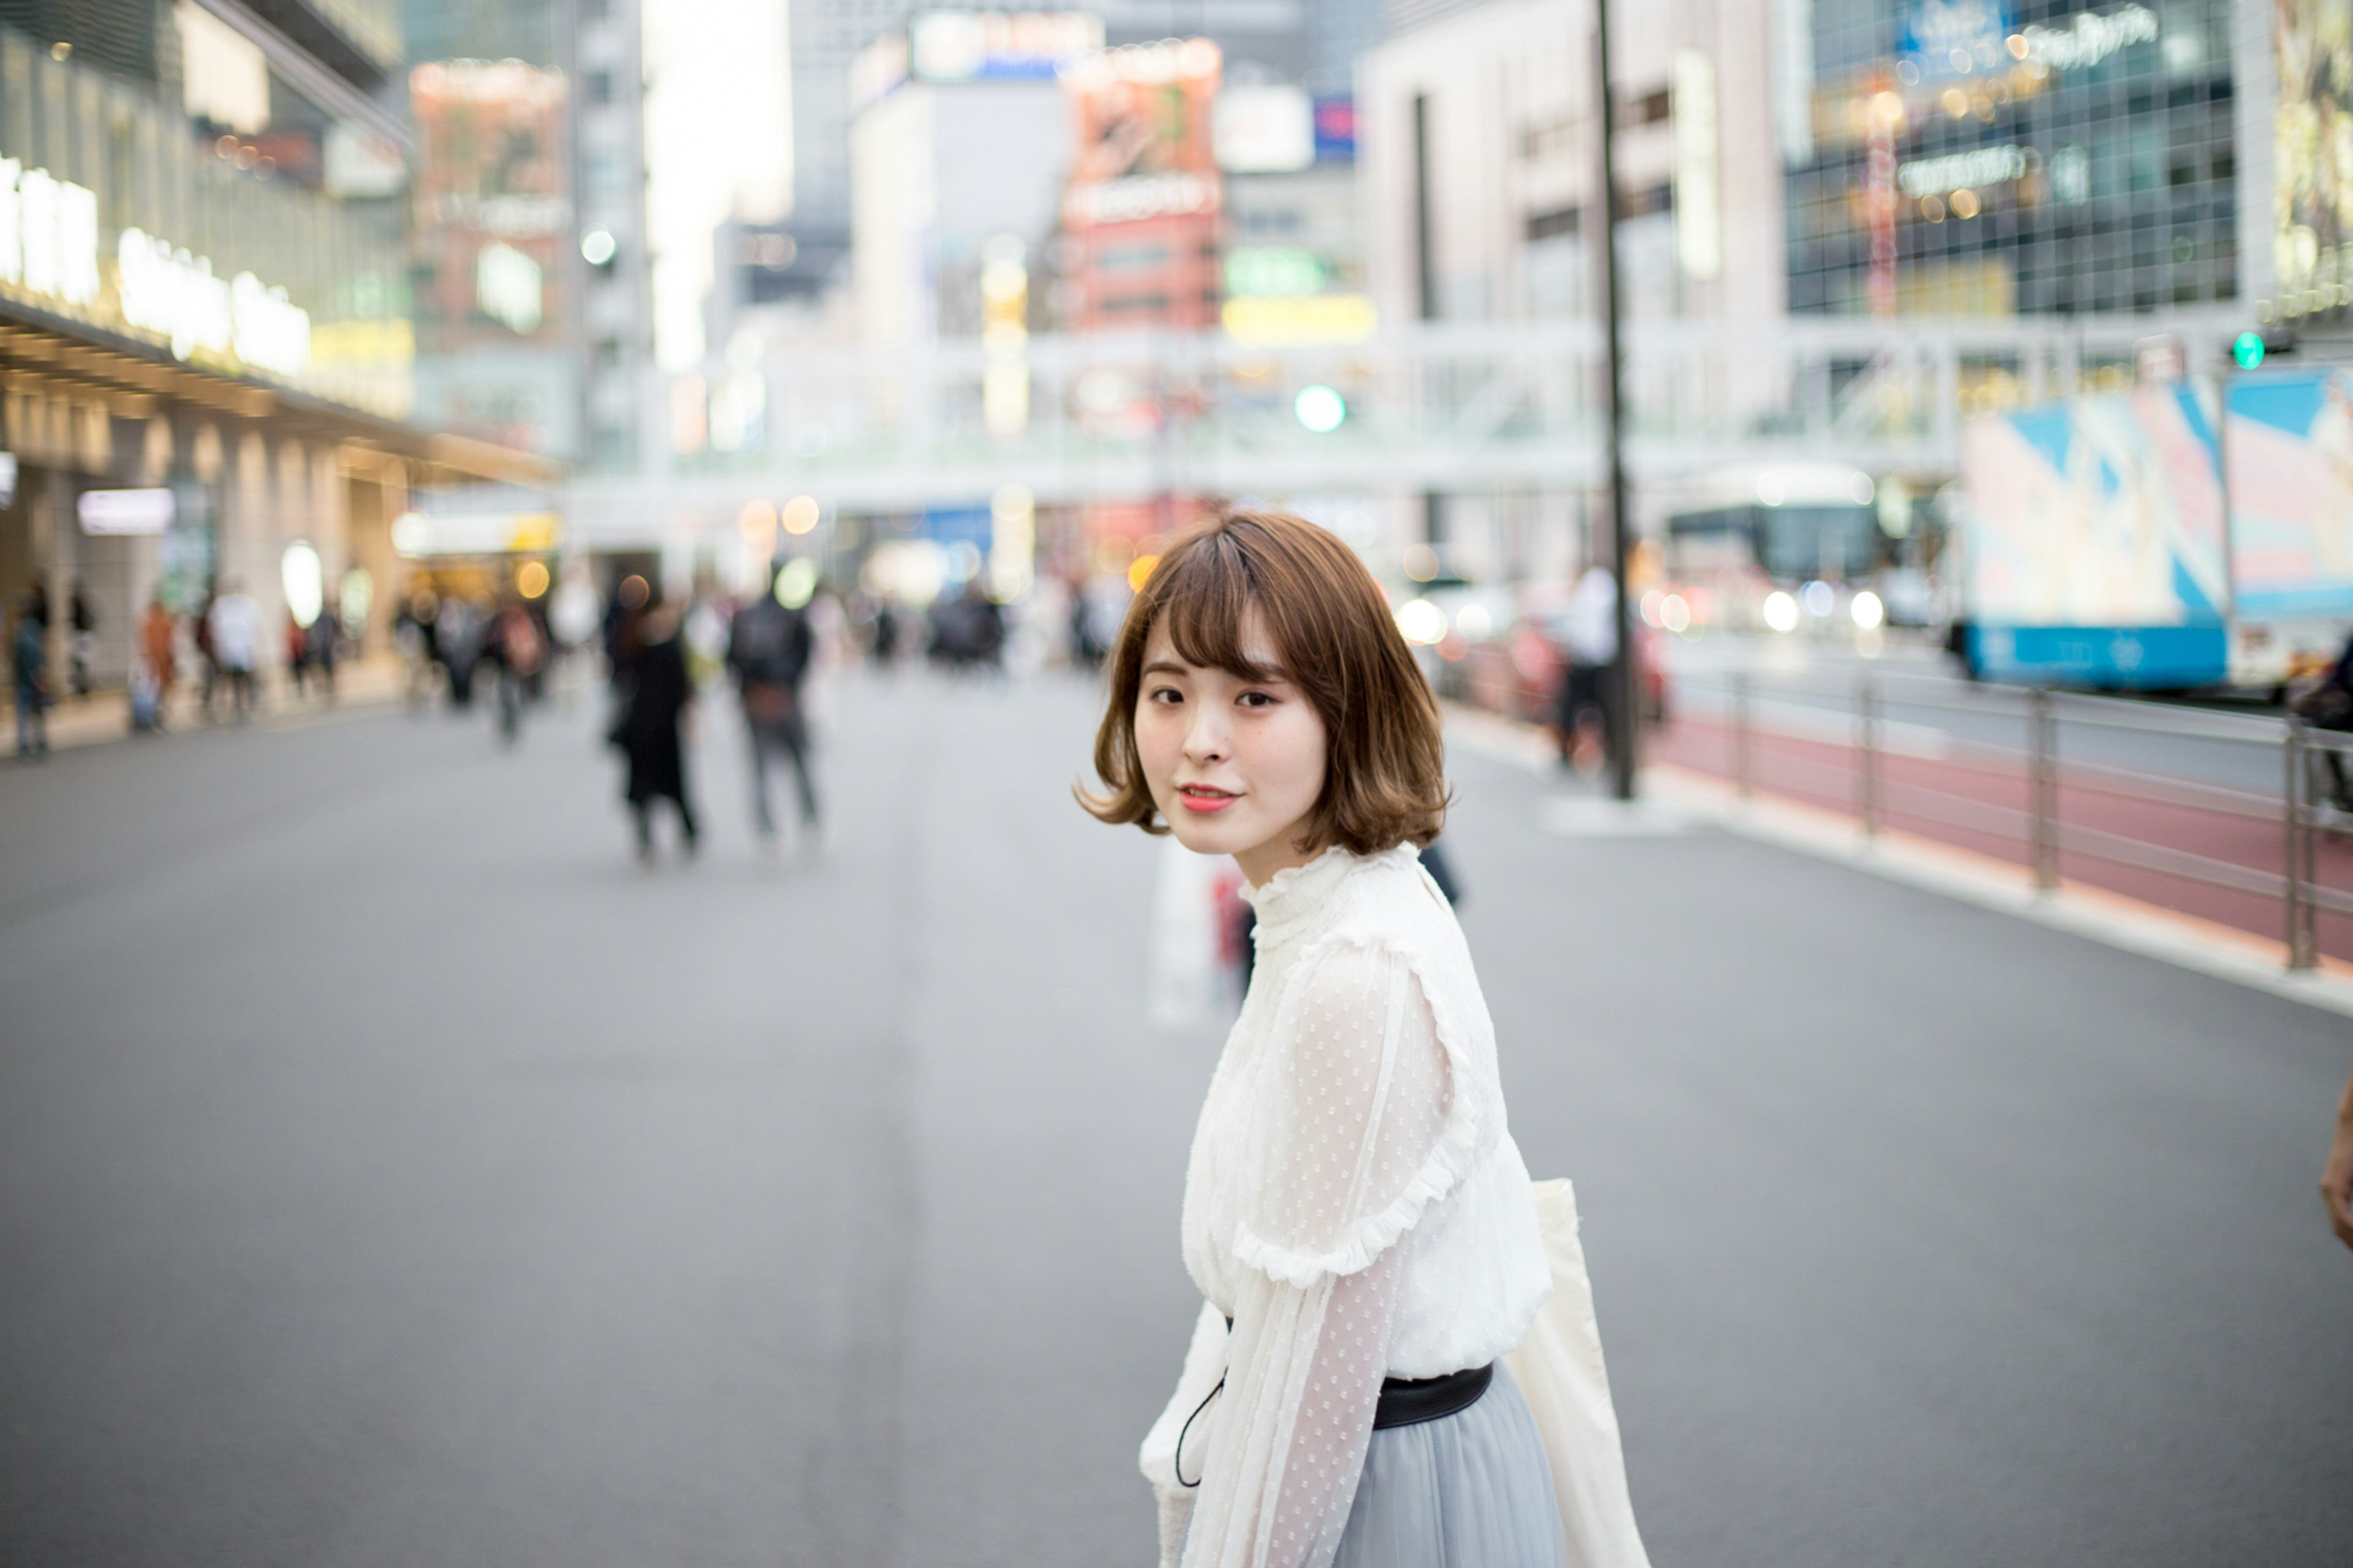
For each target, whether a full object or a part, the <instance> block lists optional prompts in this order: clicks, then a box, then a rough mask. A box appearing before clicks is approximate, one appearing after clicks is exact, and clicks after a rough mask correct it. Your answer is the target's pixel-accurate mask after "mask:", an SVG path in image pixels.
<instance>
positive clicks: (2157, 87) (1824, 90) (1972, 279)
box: [1783, 0, 2240, 316]
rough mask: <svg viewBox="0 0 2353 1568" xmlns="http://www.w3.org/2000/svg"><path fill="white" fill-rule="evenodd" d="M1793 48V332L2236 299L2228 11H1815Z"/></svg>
mask: <svg viewBox="0 0 2353 1568" xmlns="http://www.w3.org/2000/svg"><path fill="white" fill-rule="evenodd" d="M1800 39H1802V42H1803V44H1804V45H1807V46H1810V50H1811V58H1810V79H1811V91H1810V95H1808V97H1807V99H1806V101H1807V102H1808V104H1809V107H1810V114H1806V115H1802V116H1799V117H1795V119H1794V121H1793V122H1791V123H1788V124H1785V126H1784V128H1783V142H1784V146H1783V153H1784V157H1785V161H1786V163H1787V166H1788V185H1787V190H1788V288H1789V308H1790V310H1792V311H1796V312H1799V313H1809V312H1810V313H1831V314H1865V313H1874V314H1883V315H1954V316H2006V315H2014V314H2045V313H2056V314H2066V313H2073V312H2077V311H2117V310H2161V309H2165V308H2168V307H2172V306H2188V305H2197V304H2203V303H2208V302H2212V301H2218V300H2232V299H2235V298H2236V297H2237V295H2238V292H2239V274H2240V267H2239V256H2238V193H2237V168H2238V162H2239V160H2238V156H2237V151H2236V148H2235V145H2234V126H2233V109H2234V105H2233V101H2232V100H2233V82H2232V52H2231V7H2230V5H2229V3H2228V0H2151V3H2150V4H2147V5H2143V4H2137V3H2133V0H2126V3H2125V4H2121V5H2106V6H2087V5H2083V4H2082V3H2081V0H1909V3H1891V0H1813V3H1812V5H1811V7H1810V23H1809V24H1808V26H1806V27H1805V28H1804V29H1802V30H1799V38H1793V39H1792V40H1791V42H1792V44H1793V45H1797V44H1799V40H1800ZM1799 63H1800V66H1801V67H1802V66H1803V65H1804V64H1805V63H1806V62H1803V61H1802V60H1801V61H1800V62H1799Z"/></svg>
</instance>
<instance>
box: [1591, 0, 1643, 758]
mask: <svg viewBox="0 0 2353 1568" xmlns="http://www.w3.org/2000/svg"><path fill="white" fill-rule="evenodd" d="M1593 77H1594V92H1595V94H1596V96H1597V97H1598V98H1599V100H1600V105H1601V138H1600V140H1601V146H1600V159H1601V169H1600V182H1599V185H1600V198H1601V224H1600V230H1601V232H1600V243H1601V323H1602V339H1603V342H1604V345H1605V353H1606V356H1607V359H1608V366H1609V392H1608V395H1607V402H1608V408H1609V559H1610V569H1611V570H1612V571H1613V572H1614V573H1615V574H1617V578H1618V605H1617V616H1618V658H1617V661H1616V662H1615V663H1614V664H1612V665H1611V666H1610V668H1609V672H1608V679H1609V683H1610V686H1611V690H1610V693H1609V708H1608V712H1609V788H1610V793H1611V794H1612V795H1615V796H1617V798H1619V799H1620V800H1631V799H1633V798H1634V778H1635V771H1636V766H1637V759H1636V757H1635V755H1634V749H1635V747H1636V745H1637V744H1638V743H1639V742H1640V738H1641V732H1642V724H1641V715H1640V714H1639V713H1638V712H1636V711H1635V708H1634V700H1635V694H1636V693H1637V692H1639V691H1640V690H1641V681H1640V680H1638V679H1636V678H1635V673H1634V660H1635V658H1636V649H1635V647H1634V605H1633V599H1632V586H1631V584H1630V582H1629V580H1628V579H1629V574H1630V567H1631V566H1632V564H1633V563H1632V560H1631V555H1632V549H1631V543H1632V542H1631V541H1630V540H1629V539H1628V537H1627V529H1626V430H1625V417H1626V411H1625V386H1624V382H1625V357H1624V353H1623V351H1622V349H1621V347H1620V343H1619V335H1618V328H1619V319H1618V318H1619V302H1618V161H1617V147H1616V143H1617V140H1618V105H1617V102H1616V100H1615V99H1614V98H1613V96H1612V95H1611V92H1610V88H1609V0H1593Z"/></svg>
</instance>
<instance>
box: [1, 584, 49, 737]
mask: <svg viewBox="0 0 2353 1568" xmlns="http://www.w3.org/2000/svg"><path fill="white" fill-rule="evenodd" d="M40 609H41V606H40V605H39V604H38V603H37V602H36V601H35V599H34V598H33V596H32V595H29V594H27V595H26V596H25V599H24V602H23V604H22V605H20V606H19V608H18V610H17V613H16V635H15V636H14V637H11V638H10V639H9V647H8V657H9V663H10V666H11V670H10V673H11V675H12V676H13V678H14V679H13V684H14V686H15V688H16V754H17V755H18V756H20V757H37V756H41V755H43V754H45V753H46V752H47V751H48V749H49V650H48V636H47V634H48V626H47V623H46V622H45V621H44V620H43V619H42V618H41V616H40Z"/></svg>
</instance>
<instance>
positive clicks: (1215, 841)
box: [1167, 805, 1250, 855]
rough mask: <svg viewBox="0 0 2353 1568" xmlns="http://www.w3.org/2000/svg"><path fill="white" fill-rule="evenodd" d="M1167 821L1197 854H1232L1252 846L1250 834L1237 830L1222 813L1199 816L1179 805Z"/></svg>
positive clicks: (1171, 833)
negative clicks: (1225, 819) (1174, 813)
mask: <svg viewBox="0 0 2353 1568" xmlns="http://www.w3.org/2000/svg"><path fill="white" fill-rule="evenodd" d="M1227 809H1228V810H1229V811H1230V810H1231V809H1232V807H1230V806H1229V807H1228V808H1227ZM1167 821H1168V831H1169V833H1170V835H1171V836H1172V837H1175V838H1176V842H1177V843H1179V844H1182V845H1183V846H1184V847H1186V848H1187V849H1190V850H1191V851H1192V852H1193V853H1194V854H1196V855H1231V854H1232V853H1234V851H1236V850H1237V849H1247V848H1249V847H1250V835H1249V834H1247V833H1237V832H1236V831H1234V826H1235V825H1234V824H1232V823H1229V822H1227V821H1224V820H1222V815H1221V814H1219V815H1199V814H1196V813H1194V812H1190V811H1187V810H1186V809H1185V808H1184V807H1183V806H1181V805H1180V806H1178V807H1177V808H1176V815H1175V816H1169V817H1168V818H1167Z"/></svg>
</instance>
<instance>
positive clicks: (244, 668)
mask: <svg viewBox="0 0 2353 1568" xmlns="http://www.w3.org/2000/svg"><path fill="white" fill-rule="evenodd" d="M222 587H223V588H224V589H225V590H226V591H225V592H223V593H222V594H221V595H219V596H218V597H217V598H216V599H214V600H213V605H212V609H211V610H210V611H209V612H207V613H206V616H205V621H206V625H207V626H209V627H210V628H211V631H212V640H213V663H214V665H215V667H216V668H217V669H218V670H219V672H220V678H221V681H222V683H223V684H224V685H226V686H227V689H228V702H229V710H230V711H231V712H233V713H235V714H236V715H237V721H238V722H239V723H243V722H244V721H246V720H247V719H248V718H250V717H252V714H253V671H254V666H255V665H256V663H257V662H259V659H260V657H261V606H260V605H257V604H255V603H254V602H253V596H252V595H250V594H248V593H247V592H246V591H245V585H244V584H242V583H240V582H238V581H237V579H236V578H234V577H231V578H229V579H228V580H227V582H225V583H224V584H222Z"/></svg>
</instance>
